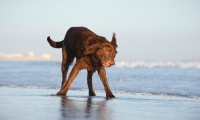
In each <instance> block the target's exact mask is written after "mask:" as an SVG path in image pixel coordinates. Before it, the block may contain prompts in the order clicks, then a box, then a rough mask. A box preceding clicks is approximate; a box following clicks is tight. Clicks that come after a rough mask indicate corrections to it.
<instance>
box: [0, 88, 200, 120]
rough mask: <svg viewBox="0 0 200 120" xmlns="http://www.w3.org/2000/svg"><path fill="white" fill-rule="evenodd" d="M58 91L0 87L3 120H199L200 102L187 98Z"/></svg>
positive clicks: (0, 109)
mask: <svg viewBox="0 0 200 120" xmlns="http://www.w3.org/2000/svg"><path fill="white" fill-rule="evenodd" d="M57 91H58V90H57V89H30V88H7V87H0V119H1V120H64V119H69V120H133V119H135V120H147V119H148V120H161V119H162V120H200V100H199V99H194V98H184V97H170V96H148V95H132V94H117V93H115V96H116V98H114V99H109V100H106V98H105V93H103V92H96V94H97V96H94V97H89V96H88V93H87V91H74V90H70V91H69V92H68V95H67V96H65V97H59V96H51V95H50V94H52V93H56V92H57Z"/></svg>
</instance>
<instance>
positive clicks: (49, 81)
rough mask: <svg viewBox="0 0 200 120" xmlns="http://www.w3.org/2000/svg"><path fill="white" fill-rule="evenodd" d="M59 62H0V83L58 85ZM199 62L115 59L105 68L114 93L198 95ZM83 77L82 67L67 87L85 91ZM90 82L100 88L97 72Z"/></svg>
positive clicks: (59, 83) (26, 86)
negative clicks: (112, 63)
mask: <svg viewBox="0 0 200 120" xmlns="http://www.w3.org/2000/svg"><path fill="white" fill-rule="evenodd" d="M60 65H61V62H55V61H50V62H46V61H45V62H41V61H35V62H31V61H0V86H1V87H3V86H4V87H25V88H46V89H48V88H60V85H61V76H62V75H61V68H60ZM199 65H200V62H199V61H129V62H125V61H118V62H116V65H115V66H113V67H110V68H106V71H107V78H108V82H109V85H110V88H111V90H112V91H114V92H117V93H123V94H146V95H164V96H179V97H192V98H199V97H200V67H199ZM69 71H71V67H70V70H69ZM86 78H87V71H86V70H82V71H81V72H80V73H79V74H78V76H77V77H76V79H75V80H74V82H73V83H72V85H71V89H76V90H87V89H88V88H87V80H86ZM93 84H94V89H95V90H97V91H104V89H103V85H102V83H101V81H100V79H99V77H98V75H97V73H95V74H94V76H93Z"/></svg>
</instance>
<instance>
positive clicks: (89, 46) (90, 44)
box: [47, 27, 117, 98]
mask: <svg viewBox="0 0 200 120" xmlns="http://www.w3.org/2000/svg"><path fill="white" fill-rule="evenodd" d="M47 41H48V42H49V44H50V45H51V46H52V47H54V48H62V58H63V59H62V67H61V70H62V84H61V89H60V91H59V92H58V93H57V95H66V93H67V91H68V90H69V88H70V85H71V83H72V82H73V81H74V79H75V77H76V75H77V74H78V72H79V71H80V70H81V69H87V71H88V75H87V83H88V88H89V95H90V96H95V95H96V94H95V92H94V89H93V84H92V76H93V73H94V72H95V71H98V74H99V77H100V79H101V81H102V83H103V85H104V88H105V92H106V97H107V98H112V97H115V96H114V95H113V93H112V91H111V90H110V87H109V85H108V81H107V78H106V71H105V68H104V66H109V67H110V66H112V65H114V58H115V55H116V54H117V51H116V48H117V44H116V38H115V34H113V38H112V41H111V42H109V41H108V40H106V39H105V38H104V37H101V36H98V35H97V34H95V33H94V32H92V31H91V30H89V29H87V28H85V27H72V28H70V29H69V30H68V31H67V33H66V35H65V38H64V40H62V41H60V42H55V41H53V40H52V39H51V38H50V37H48V38H47ZM75 57H76V64H75V65H74V67H73V69H72V71H71V73H70V75H69V77H68V79H67V81H66V78H67V72H68V68H69V66H70V65H71V63H72V62H73V60H74V58H75Z"/></svg>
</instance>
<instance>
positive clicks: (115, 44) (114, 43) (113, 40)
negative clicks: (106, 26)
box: [111, 33, 118, 48]
mask: <svg viewBox="0 0 200 120" xmlns="http://www.w3.org/2000/svg"><path fill="white" fill-rule="evenodd" d="M111 43H112V45H113V46H114V47H115V48H117V47H118V46H117V41H116V38H115V33H113V37H112V41H111Z"/></svg>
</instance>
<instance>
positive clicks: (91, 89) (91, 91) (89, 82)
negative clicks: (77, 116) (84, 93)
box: [87, 70, 96, 96]
mask: <svg viewBox="0 0 200 120" xmlns="http://www.w3.org/2000/svg"><path fill="white" fill-rule="evenodd" d="M93 74H94V72H93V71H89V70H88V76H87V84H88V89H89V96H96V94H95V92H94V88H93V84H92V75H93Z"/></svg>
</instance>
